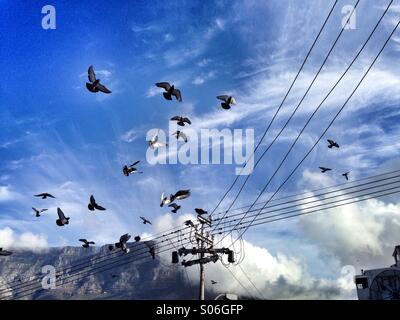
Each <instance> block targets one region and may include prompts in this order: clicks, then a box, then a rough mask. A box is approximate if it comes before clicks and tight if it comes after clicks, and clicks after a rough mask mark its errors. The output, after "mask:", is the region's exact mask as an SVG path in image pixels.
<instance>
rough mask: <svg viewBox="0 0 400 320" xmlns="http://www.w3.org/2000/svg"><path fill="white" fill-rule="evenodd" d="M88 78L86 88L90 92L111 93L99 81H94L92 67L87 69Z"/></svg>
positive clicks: (94, 76)
mask: <svg viewBox="0 0 400 320" xmlns="http://www.w3.org/2000/svg"><path fill="white" fill-rule="evenodd" d="M88 78H89V82H86V88H87V89H88V90H89V91H90V92H99V91H101V92H104V93H111V91H110V90H108V89H107V88H106V87H105V86H103V85H102V84H101V83H100V79H96V74H95V73H94V70H93V66H90V67H89V69H88Z"/></svg>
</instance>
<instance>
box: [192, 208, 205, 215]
mask: <svg viewBox="0 0 400 320" xmlns="http://www.w3.org/2000/svg"><path fill="white" fill-rule="evenodd" d="M194 211H196V213H197V214H198V215H202V214H206V213H207V211H205V210H203V209H199V208H196V209H194Z"/></svg>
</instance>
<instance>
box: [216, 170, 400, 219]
mask: <svg viewBox="0 0 400 320" xmlns="http://www.w3.org/2000/svg"><path fill="white" fill-rule="evenodd" d="M398 172H400V170H393V171H388V172H385V173H381V174H377V175H373V176H369V177H364V178H361V179H356V180H352V181H350V182H344V183H340V184H336V185H333V186H329V187H323V188H318V189H313V190H310V191H307V192H302V193H296V194H291V195H287V196H284V197H280V198H277V199H273V200H271V201H270V203H272V202H273V203H275V202H278V201H282V200H285V199H289V198H294V197H298V196H302V195H306V194H311V196H310V197H314V193H316V192H319V191H323V190H327V189H332V188H336V187H340V186H345V185H351V184H353V183H356V182H360V181H365V180H370V179H374V178H378V177H383V176H386V175H389V174H393V173H398ZM378 181H383V180H376V181H372V182H371V183H373V182H378ZM341 190H343V189H341ZM339 191H340V190H339ZM303 199H305V198H303ZM265 202H266V201H263V202H257V203H256V205H261V204H263V203H265ZM249 207H251V205H246V206H243V207H237V208H234V209H231V210H230V212H232V211H237V210H242V209H247V208H249ZM223 213H225V211H221V212H218V213H215V215H217V216H218V215H222V214H223ZM231 216H232V215H230V217H231ZM221 219H222V218H214V219H213V221H217V220H221Z"/></svg>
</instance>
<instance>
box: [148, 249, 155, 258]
mask: <svg viewBox="0 0 400 320" xmlns="http://www.w3.org/2000/svg"><path fill="white" fill-rule="evenodd" d="M149 253H150V255H151V257H152V258H153V260H154V259H155V258H156V251H155V249H154V247H151V248H150V249H149Z"/></svg>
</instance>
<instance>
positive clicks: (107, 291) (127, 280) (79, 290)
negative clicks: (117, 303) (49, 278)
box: [0, 244, 217, 299]
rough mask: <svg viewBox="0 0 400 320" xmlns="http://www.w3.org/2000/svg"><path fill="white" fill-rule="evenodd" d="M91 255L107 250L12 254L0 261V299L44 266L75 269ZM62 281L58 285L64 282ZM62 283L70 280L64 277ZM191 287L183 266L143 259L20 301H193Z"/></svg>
mask: <svg viewBox="0 0 400 320" xmlns="http://www.w3.org/2000/svg"><path fill="white" fill-rule="evenodd" d="M134 245H135V246H136V249H137V247H138V246H142V249H145V245H144V244H134ZM131 246H132V244H131ZM93 254H99V255H104V254H109V250H108V246H103V247H91V248H88V249H84V248H82V247H63V248H51V249H49V250H47V251H44V252H38V253H36V252H30V251H15V252H14V254H13V255H11V256H8V257H0V276H1V277H2V281H1V289H0V297H2V296H3V297H4V294H5V293H4V292H2V291H1V290H3V289H4V288H5V283H10V282H13V285H15V284H16V285H17V286H22V285H24V284H25V283H26V281H28V280H29V279H33V277H34V276H35V275H37V274H38V273H40V272H41V268H42V267H43V266H45V265H53V266H55V267H56V270H59V269H58V268H59V267H60V266H70V265H75V264H76V261H78V260H79V262H82V260H81V259H85V260H84V261H89V258H88V257H89V256H91V255H93ZM128 256H129V254H128V255H126V257H128ZM121 261H122V260H121ZM96 266H98V264H96ZM79 271H81V270H79ZM79 271H78V272H79ZM73 274H74V269H72V271H71V272H70V275H73ZM62 277H63V276H61V277H60V278H59V279H58V281H57V283H59V282H60V281H62V280H63V278H62ZM64 279H71V278H68V275H66V274H64ZM15 281H16V282H15ZM19 281H20V282H19ZM36 284H37V283H36ZM192 285H193V286H192V287H191V286H190V284H189V283H188V280H187V278H186V274H185V273H184V272H183V267H182V266H177V265H170V264H167V265H163V264H162V263H161V262H160V261H159V260H158V259H156V260H152V259H143V260H142V261H139V262H135V263H129V264H126V265H124V266H121V267H117V268H113V269H112V270H109V271H105V272H100V273H96V274H94V275H90V276H88V277H85V278H82V279H79V280H77V281H73V282H70V283H66V284H65V285H61V286H57V288H56V289H53V290H39V291H36V292H34V293H32V294H30V295H29V296H27V297H24V298H23V299H195V298H196V297H197V292H198V291H197V285H198V284H197V283H196V284H194V283H193V284H192ZM32 287H33V286H32ZM28 288H30V287H24V288H19V290H20V291H22V290H27V289H28ZM8 294H9V293H8ZM216 294H217V293H216V292H207V294H206V296H208V297H210V298H213V297H215V296H216Z"/></svg>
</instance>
